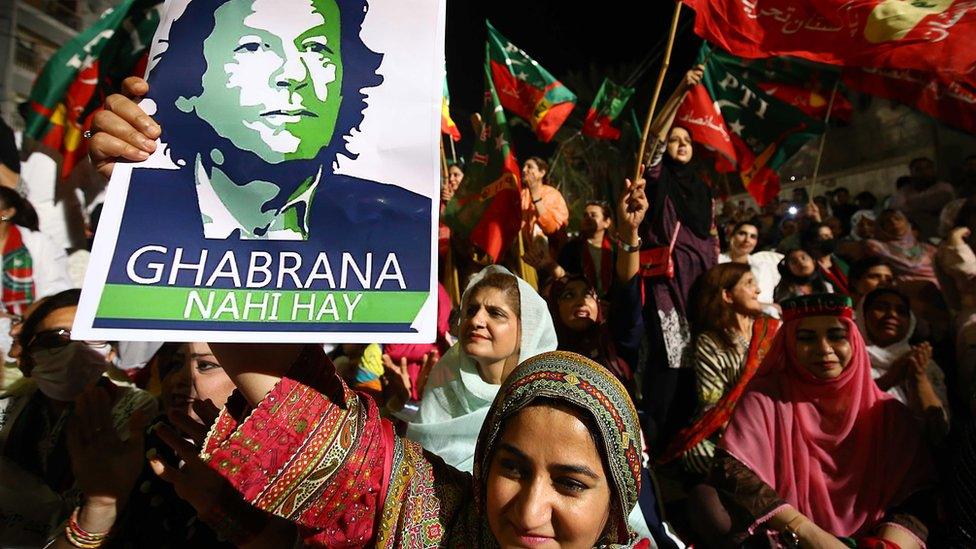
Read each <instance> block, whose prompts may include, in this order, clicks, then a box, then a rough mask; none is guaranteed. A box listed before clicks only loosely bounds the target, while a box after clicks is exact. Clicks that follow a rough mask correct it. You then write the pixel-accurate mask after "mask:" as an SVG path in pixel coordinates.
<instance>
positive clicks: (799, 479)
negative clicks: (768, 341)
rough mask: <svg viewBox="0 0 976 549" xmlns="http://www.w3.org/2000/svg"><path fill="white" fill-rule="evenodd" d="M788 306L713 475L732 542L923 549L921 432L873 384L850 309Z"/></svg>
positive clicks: (928, 469)
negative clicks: (870, 543)
mask: <svg viewBox="0 0 976 549" xmlns="http://www.w3.org/2000/svg"><path fill="white" fill-rule="evenodd" d="M782 305H783V316H784V324H783V327H782V328H781V329H780V331H779V333H778V334H777V335H776V338H775V340H774V341H773V344H772V347H771V348H770V350H769V352H768V353H767V354H766V358H765V359H764V360H763V362H762V365H761V366H760V367H759V371H758V372H757V373H756V376H755V377H754V378H753V380H752V382H751V383H750V384H749V386H748V387H747V390H746V393H745V394H744V395H743V397H742V399H741V401H740V403H739V405H738V406H737V407H736V410H735V413H734V415H733V416H732V420H731V422H730V423H729V426H728V428H727V429H726V431H725V434H724V436H723V437H722V440H721V442H720V443H719V447H720V448H721V450H720V451H719V452H717V453H716V457H715V464H714V466H713V469H712V477H711V482H713V483H714V485H715V487H716V489H717V490H718V492H719V493H720V494H722V495H723V498H722V501H723V503H726V502H727V507H728V508H729V515H730V516H731V517H732V521H733V525H732V526H733V531H734V532H736V536H737V537H738V538H739V539H740V540H741V539H743V538H746V537H748V536H750V535H752V534H758V535H760V536H763V537H764V536H765V535H766V534H767V533H769V534H771V535H772V536H773V537H777V536H778V537H779V538H780V539H781V540H782V541H783V542H784V543H787V544H790V543H792V544H794V545H792V546H797V545H796V544H797V543H799V546H801V547H807V546H809V547H834V546H839V545H837V539H836V538H837V537H849V538H857V539H860V538H869V537H878V538H883V539H884V540H886V541H887V542H891V543H895V544H897V546H899V547H901V548H902V549H908V548H910V547H913V548H917V547H924V543H925V539H926V537H927V535H928V529H927V527H926V526H925V525H926V524H928V523H930V521H931V520H932V518H933V517H931V516H929V515H930V514H931V509H932V508H934V507H935V505H934V502H932V501H930V496H931V494H930V492H929V489H930V488H932V483H933V480H934V476H933V469H932V466H931V461H930V456H929V455H928V452H927V451H926V449H925V447H924V445H923V444H921V440H922V436H921V435H922V426H921V423H920V422H919V421H917V420H916V418H914V417H913V416H912V415H911V413H909V410H908V409H907V408H906V407H905V406H904V405H903V404H901V403H900V402H898V401H897V400H895V399H894V398H893V397H891V396H889V395H887V394H885V393H884V392H882V391H881V390H880V389H879V388H878V387H877V386H876V385H875V383H874V381H873V380H872V379H871V364H870V361H869V359H868V355H867V352H866V350H865V346H864V341H863V339H862V338H861V335H860V333H859V332H858V330H857V327H856V326H855V325H854V322H853V321H852V320H851V317H852V311H851V307H850V298H847V297H844V296H839V295H837V294H820V295H812V296H804V297H797V298H792V299H788V300H786V301H784V302H783V304H782ZM858 545H860V543H859V544H858ZM886 546H887V545H886Z"/></svg>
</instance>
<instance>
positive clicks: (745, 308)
mask: <svg viewBox="0 0 976 549" xmlns="http://www.w3.org/2000/svg"><path fill="white" fill-rule="evenodd" d="M692 295H693V296H694V297H693V298H692V302H691V311H692V315H691V322H692V324H691V325H692V331H693V333H694V334H695V344H694V350H693V354H692V358H691V361H692V367H693V368H694V369H695V375H696V383H695V386H696V389H697V391H696V396H697V400H698V406H697V409H698V411H697V417H696V420H695V422H694V423H693V424H692V425H690V426H689V427H687V428H685V429H683V430H682V431H680V432H679V433H678V435H677V436H676V437H675V438H674V440H673V441H672V442H671V444H670V445H669V446H668V448H666V449H665V450H664V452H662V453H661V456H660V457H659V460H658V461H659V462H660V463H666V462H668V461H671V460H673V459H675V458H677V457H681V461H682V466H683V469H684V470H685V472H686V473H687V478H686V479H685V480H686V484H687V486H686V488H687V491H688V500H687V505H686V508H687V510H688V512H687V513H685V516H686V518H687V519H688V521H689V523H690V527H691V528H692V529H693V530H694V531H695V532H696V534H697V535H698V536H699V538H700V541H701V542H702V543H703V544H704V545H705V546H707V547H719V546H722V545H723V540H725V539H726V538H727V537H728V533H729V529H730V528H731V522H730V519H729V516H728V512H726V511H725V509H724V508H723V507H722V504H721V502H720V501H719V499H718V494H717V493H716V491H715V489H714V488H712V487H711V486H709V485H708V484H705V483H704V482H703V480H704V478H705V476H706V475H707V474H708V472H709V470H710V469H711V466H712V459H713V457H714V455H715V445H716V444H717V443H718V440H719V438H720V437H721V435H722V431H723V430H724V429H725V426H726V425H727V424H728V422H729V418H730V417H732V411H733V410H734V409H735V406H736V404H737V403H738V401H739V398H741V397H742V394H743V392H744V390H745V387H746V386H747V385H748V383H749V380H751V379H752V376H753V375H754V374H755V373H756V370H757V369H758V368H759V363H760V362H761V361H762V359H763V357H764V356H765V354H766V352H767V351H768V349H769V346H770V344H771V342H772V340H773V335H775V333H776V329H777V328H778V326H779V321H777V320H775V319H772V318H769V317H766V316H763V307H762V304H761V303H760V302H759V300H758V296H759V295H760V291H759V288H758V285H757V283H756V279H755V276H754V275H753V273H752V272H751V270H750V267H749V265H746V264H743V263H724V264H721V265H716V266H715V267H712V268H711V269H710V270H709V271H708V272H707V273H705V275H704V276H702V278H700V279H699V280H698V282H697V283H696V285H695V288H694V291H693V294H692Z"/></svg>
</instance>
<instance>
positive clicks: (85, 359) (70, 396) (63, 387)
mask: <svg viewBox="0 0 976 549" xmlns="http://www.w3.org/2000/svg"><path fill="white" fill-rule="evenodd" d="M106 347H110V346H108V345H106ZM32 358H33V359H34V369H33V370H31V372H30V377H31V379H33V380H34V382H35V383H37V388H38V389H40V390H41V392H42V393H44V395H45V396H47V397H48V398H50V399H53V400H60V401H63V402H70V401H73V400H74V399H76V398H78V395H80V394H81V393H82V392H84V390H85V389H87V388H88V386H89V385H91V384H92V383H93V382H95V380H97V379H98V378H99V377H101V376H102V374H103V373H104V372H105V366H106V362H105V353H102V352H100V350H99V349H94V348H92V347H90V346H89V345H88V344H86V343H85V342H83V341H72V342H71V343H69V344H67V345H65V346H64V347H61V348H58V349H42V350H39V351H36V352H34V353H32Z"/></svg>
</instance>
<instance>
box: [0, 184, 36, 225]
mask: <svg viewBox="0 0 976 549" xmlns="http://www.w3.org/2000/svg"><path fill="white" fill-rule="evenodd" d="M0 204H2V205H3V207H4V208H13V209H15V210H17V212H16V213H15V214H14V216H13V217H12V218H11V219H10V222H11V223H13V224H14V225H17V226H19V227H23V228H25V229H30V230H32V231H37V230H40V229H39V225H40V223H39V220H38V218H37V211H36V210H35V209H34V206H33V205H32V204H31V203H30V202H29V201H28V200H27V199H26V198H24V197H23V196H21V195H20V193H18V192H17V191H15V190H13V189H11V188H9V187H2V186H0Z"/></svg>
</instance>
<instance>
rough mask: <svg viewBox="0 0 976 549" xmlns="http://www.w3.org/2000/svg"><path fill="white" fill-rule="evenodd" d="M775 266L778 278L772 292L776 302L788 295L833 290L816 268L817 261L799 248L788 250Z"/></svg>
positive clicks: (831, 291) (788, 296)
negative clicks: (777, 282)
mask: <svg viewBox="0 0 976 549" xmlns="http://www.w3.org/2000/svg"><path fill="white" fill-rule="evenodd" d="M777 268H778V269H779V274H780V280H779V284H777V285H776V290H775V291H774V292H773V298H774V299H775V300H776V303H781V302H782V301H783V300H784V299H787V298H790V297H796V296H801V295H811V294H820V293H833V292H834V287H833V285H832V284H830V283H829V282H827V281H826V280H824V277H823V274H822V272H821V271H820V270H819V269H818V268H817V262H816V261H814V259H813V258H812V257H810V254H808V253H807V252H806V251H804V250H802V249H800V248H797V249H795V250H790V251H789V252H788V253H787V254H786V257H784V258H783V260H782V261H780V263H779V266H778V267H777Z"/></svg>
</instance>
